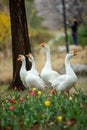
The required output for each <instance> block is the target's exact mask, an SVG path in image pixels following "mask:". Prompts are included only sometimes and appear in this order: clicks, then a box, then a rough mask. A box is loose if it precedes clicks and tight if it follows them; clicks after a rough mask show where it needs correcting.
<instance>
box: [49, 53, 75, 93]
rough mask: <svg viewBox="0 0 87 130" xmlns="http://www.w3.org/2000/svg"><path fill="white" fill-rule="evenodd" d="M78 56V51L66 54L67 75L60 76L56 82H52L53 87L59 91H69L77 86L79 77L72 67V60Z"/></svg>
mask: <svg viewBox="0 0 87 130" xmlns="http://www.w3.org/2000/svg"><path fill="white" fill-rule="evenodd" d="M76 55H77V50H74V51H71V52H69V53H68V54H66V57H65V71H66V74H64V75H61V76H59V77H58V78H57V79H55V80H53V81H52V80H50V83H51V84H52V86H53V87H54V88H55V89H56V90H58V91H67V92H68V93H69V90H70V89H71V88H72V87H73V86H74V85H75V83H76V82H77V76H76V74H75V72H74V70H73V69H72V67H71V65H70V59H71V58H72V57H74V56H76Z"/></svg>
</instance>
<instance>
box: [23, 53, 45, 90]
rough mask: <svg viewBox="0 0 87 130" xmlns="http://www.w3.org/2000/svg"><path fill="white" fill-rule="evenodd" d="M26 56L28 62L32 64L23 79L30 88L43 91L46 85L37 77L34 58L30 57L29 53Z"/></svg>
mask: <svg viewBox="0 0 87 130" xmlns="http://www.w3.org/2000/svg"><path fill="white" fill-rule="evenodd" d="M26 56H27V57H28V60H29V61H30V62H31V64H32V67H31V70H29V71H28V73H27V76H26V79H25V81H26V83H27V86H30V88H38V89H44V88H45V87H46V85H45V83H44V81H43V80H42V79H41V77H40V76H39V73H38V72H37V70H36V68H35V61H34V57H33V56H32V54H31V53H28V55H26Z"/></svg>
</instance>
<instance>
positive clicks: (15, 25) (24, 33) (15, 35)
mask: <svg viewBox="0 0 87 130" xmlns="http://www.w3.org/2000/svg"><path fill="white" fill-rule="evenodd" d="M9 9H10V18H11V32H12V56H13V80H12V83H11V87H14V86H16V87H18V88H21V89H24V86H23V84H22V82H21V80H20V76H19V71H20V67H21V63H19V62H17V57H18V54H24V55H26V54H27V53H29V52H31V46H30V40H29V36H28V28H27V20H26V12H25V3H24V0H9ZM26 62H27V69H30V64H29V62H28V61H26Z"/></svg>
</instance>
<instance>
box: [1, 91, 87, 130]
mask: <svg viewBox="0 0 87 130" xmlns="http://www.w3.org/2000/svg"><path fill="white" fill-rule="evenodd" d="M0 95H1V100H0V121H1V129H6V130H9V129H12V130H21V129H22V130H33V129H35V128H36V129H38V130H44V129H45V130H46V129H50V130H51V129H53V128H55V129H57V130H58V129H60V130H63V129H65V130H86V129H87V96H86V95H84V93H83V92H82V91H81V90H79V89H78V90H76V92H75V93H74V94H73V95H71V97H70V98H69V97H68V96H67V95H66V94H64V93H59V92H55V91H52V90H51V89H45V90H43V91H42V93H40V95H38V90H36V91H34V90H33V91H32V92H29V91H28V90H26V91H24V92H19V91H17V90H10V91H5V92H4V93H3V94H0ZM46 101H48V102H47V103H46ZM59 117H61V119H59Z"/></svg>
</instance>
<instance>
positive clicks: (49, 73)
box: [41, 42, 60, 87]
mask: <svg viewBox="0 0 87 130" xmlns="http://www.w3.org/2000/svg"><path fill="white" fill-rule="evenodd" d="M41 47H44V48H45V51H46V63H45V66H44V68H43V69H42V71H41V78H42V79H43V81H44V82H45V83H46V85H47V86H48V87H51V84H50V82H49V80H54V79H56V78H58V77H59V76H60V74H59V73H58V72H56V71H54V70H52V66H51V57H50V48H49V46H48V45H47V44H46V43H45V42H44V43H42V44H41Z"/></svg>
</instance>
